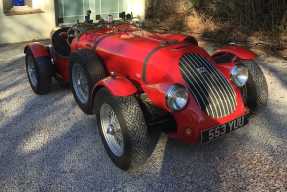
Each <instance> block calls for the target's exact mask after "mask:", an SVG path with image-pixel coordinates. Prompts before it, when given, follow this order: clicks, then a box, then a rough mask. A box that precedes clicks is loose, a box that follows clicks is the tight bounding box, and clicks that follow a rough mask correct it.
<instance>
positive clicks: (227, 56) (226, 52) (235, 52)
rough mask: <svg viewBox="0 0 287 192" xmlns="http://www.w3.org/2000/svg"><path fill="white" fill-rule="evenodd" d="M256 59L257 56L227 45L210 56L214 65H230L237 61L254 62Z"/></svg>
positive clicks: (243, 49)
mask: <svg viewBox="0 0 287 192" xmlns="http://www.w3.org/2000/svg"><path fill="white" fill-rule="evenodd" d="M256 57H257V55H256V54H255V53H254V52H252V51H250V50H247V49H245V48H243V47H240V46H236V45H229V46H225V47H223V48H220V49H218V50H216V51H215V52H214V54H213V55H212V58H213V59H214V60H215V62H216V63H230V62H232V61H235V60H237V59H239V60H254V59H256Z"/></svg>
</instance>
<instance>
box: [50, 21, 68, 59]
mask: <svg viewBox="0 0 287 192" xmlns="http://www.w3.org/2000/svg"><path fill="white" fill-rule="evenodd" d="M68 30H69V27H63V28H61V29H58V30H57V31H55V32H54V34H53V36H52V44H53V47H54V49H55V51H56V53H57V54H59V55H61V56H64V57H68V56H69V55H70V52H71V49H70V45H69V42H68V34H67V31H68Z"/></svg>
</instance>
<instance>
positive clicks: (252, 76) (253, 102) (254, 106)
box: [241, 61, 268, 114]
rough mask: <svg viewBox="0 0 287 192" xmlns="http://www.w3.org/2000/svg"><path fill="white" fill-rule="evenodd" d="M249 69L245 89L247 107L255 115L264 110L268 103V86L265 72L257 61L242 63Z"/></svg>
mask: <svg viewBox="0 0 287 192" xmlns="http://www.w3.org/2000/svg"><path fill="white" fill-rule="evenodd" d="M241 64H242V65H244V66H245V67H247V68H248V71H249V79H248V81H247V84H246V86H245V87H244V88H243V95H244V98H245V102H246V105H247V106H248V107H249V109H250V110H251V113H252V114H254V113H256V112H259V111H260V110H262V109H263V108H264V107H265V106H266V105H267V102H268V85H267V81H266V78H265V76H264V73H263V71H262V70H261V68H260V67H259V65H258V63H257V62H255V61H242V62H241Z"/></svg>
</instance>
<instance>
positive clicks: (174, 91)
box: [166, 84, 189, 112]
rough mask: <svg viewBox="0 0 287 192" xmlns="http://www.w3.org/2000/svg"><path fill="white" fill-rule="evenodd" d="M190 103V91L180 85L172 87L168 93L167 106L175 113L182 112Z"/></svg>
mask: <svg viewBox="0 0 287 192" xmlns="http://www.w3.org/2000/svg"><path fill="white" fill-rule="evenodd" d="M188 102H189V92H188V90H187V89H186V88H185V87H184V86H182V85H179V84H175V85H172V86H170V87H169V88H168V90H167V92H166V104H167V106H168V108H169V109H170V110H171V111H173V112H178V111H182V110H184V109H185V108H186V106H187V105H188Z"/></svg>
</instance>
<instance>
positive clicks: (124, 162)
mask: <svg viewBox="0 0 287 192" xmlns="http://www.w3.org/2000/svg"><path fill="white" fill-rule="evenodd" d="M94 103H95V107H94V110H95V114H96V116H97V124H98V129H99V133H100V135H101V138H102V141H103V143H104V146H105V149H106V151H107V153H108V155H109V157H110V158H111V159H112V161H113V162H114V163H115V164H116V166H118V167H119V168H121V169H123V170H128V169H133V168H137V167H138V166H140V165H142V164H144V163H145V162H146V160H147V159H148V158H149V157H150V155H151V154H152V152H153V150H154V148H155V145H156V143H157V142H154V140H153V137H152V134H151V133H150V131H149V130H148V127H147V124H146V121H145V118H144V115H143V112H142V109H141V107H140V105H139V103H138V101H137V99H136V98H135V97H134V96H129V97H114V96H112V95H111V94H110V93H109V92H108V91H107V90H106V89H105V88H102V89H100V90H99V91H98V92H97V93H96V95H95V102H94ZM104 104H108V105H110V106H111V107H112V109H113V110H114V112H115V114H116V116H117V118H118V120H119V124H120V127H121V133H122V135H123V140H124V152H123V154H122V155H121V156H116V155H115V154H114V153H113V152H112V150H111V149H110V147H109V145H108V143H107V141H106V139H105V136H104V134H103V129H102V123H101V116H100V110H101V108H102V106H103V105H104Z"/></svg>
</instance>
